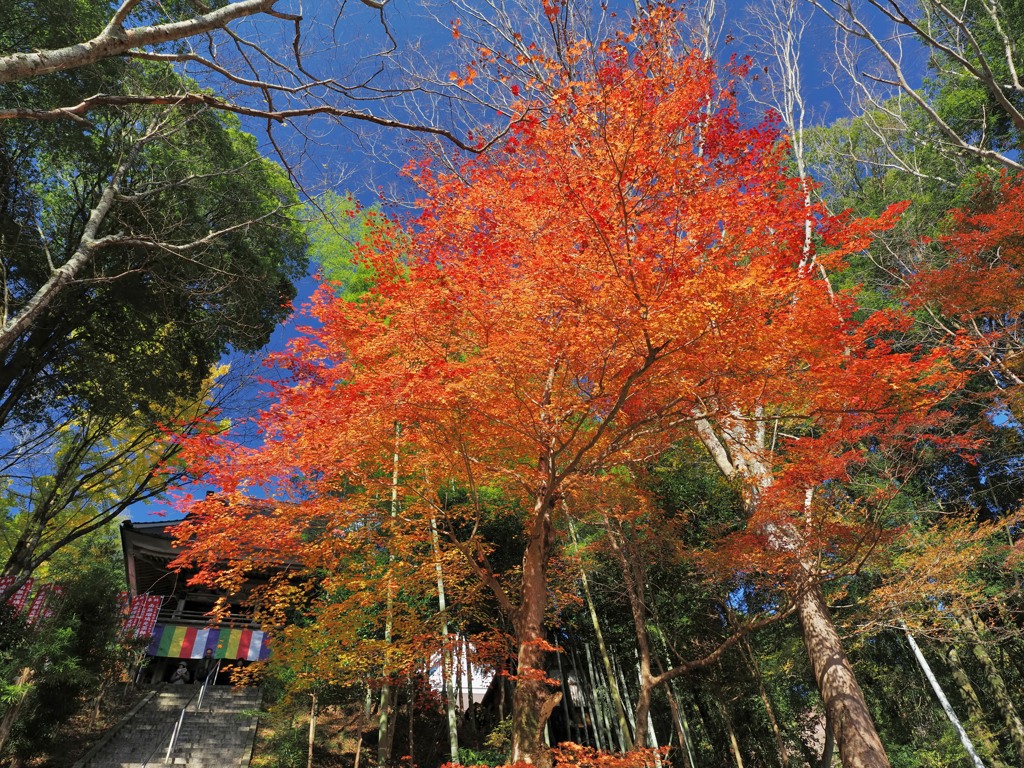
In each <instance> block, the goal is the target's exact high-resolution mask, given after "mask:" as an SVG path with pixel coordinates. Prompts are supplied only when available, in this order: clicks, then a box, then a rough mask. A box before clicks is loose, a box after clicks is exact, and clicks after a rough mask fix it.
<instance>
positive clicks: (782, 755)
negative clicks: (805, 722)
mask: <svg viewBox="0 0 1024 768" xmlns="http://www.w3.org/2000/svg"><path fill="white" fill-rule="evenodd" d="M743 650H745V651H746V657H747V662H748V664H749V665H750V671H751V673H753V675H754V680H755V682H756V683H757V691H758V693H759V695H760V696H761V703H762V704H764V711H765V713H767V715H768V722H769V723H771V726H772V733H773V734H774V735H775V748H776V750H777V751H778V753H779V765H781V766H782V767H783V768H785V766H787V765H789V750H788V749H787V748H786V741H785V739H784V738H783V737H782V728H780V727H779V721H778V719H777V718H776V717H775V709H774V708H773V707H772V702H771V699H769V698H768V692H767V691H766V690H765V688H764V677H763V676H762V675H761V665H760V664H758V663H757V657H756V656H754V649H753V648H751V647H750V643H749V642H747V640H746V638H744V639H743Z"/></svg>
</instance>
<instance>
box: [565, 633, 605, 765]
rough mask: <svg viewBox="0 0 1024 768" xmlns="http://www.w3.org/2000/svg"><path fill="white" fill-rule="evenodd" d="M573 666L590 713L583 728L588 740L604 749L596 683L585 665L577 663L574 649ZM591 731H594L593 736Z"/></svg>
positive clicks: (584, 721)
mask: <svg viewBox="0 0 1024 768" xmlns="http://www.w3.org/2000/svg"><path fill="white" fill-rule="evenodd" d="M572 666H573V669H575V670H576V679H577V680H579V681H580V693H581V694H582V696H583V705H584V706H585V707H586V709H587V711H588V712H589V713H590V722H589V723H588V722H587V718H586V716H584V717H583V730H584V732H586V734H587V742H588V743H589V744H590V745H591V746H594V747H597V748H598V749H602V748H603V747H602V745H601V715H600V713H599V712H598V707H597V692H596V690H595V689H594V683H593V681H592V680H591V678H590V675H589V674H588V673H587V671H586V668H585V667H582V668H581V667H580V665H579V664H578V663H577V658H576V652H575V651H572ZM590 731H593V736H591V734H590Z"/></svg>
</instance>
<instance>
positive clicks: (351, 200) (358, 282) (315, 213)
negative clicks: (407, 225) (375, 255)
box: [305, 192, 407, 301]
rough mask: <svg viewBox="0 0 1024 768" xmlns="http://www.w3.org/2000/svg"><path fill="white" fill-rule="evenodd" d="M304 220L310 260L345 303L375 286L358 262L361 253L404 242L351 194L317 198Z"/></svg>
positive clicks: (399, 232)
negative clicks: (334, 286)
mask: <svg viewBox="0 0 1024 768" xmlns="http://www.w3.org/2000/svg"><path fill="white" fill-rule="evenodd" d="M305 218H306V236H307V237H308V238H309V251H310V256H312V258H313V260H314V261H315V262H316V263H317V264H319V265H320V270H321V272H322V274H323V277H324V279H325V280H327V281H328V282H330V283H334V284H335V285H336V289H337V291H338V295H339V296H341V297H342V298H343V299H345V300H346V301H355V300H356V299H358V298H359V297H360V296H362V295H363V294H365V293H366V292H368V291H370V290H372V289H373V286H374V280H375V276H374V272H373V269H372V268H371V267H369V266H368V265H367V264H366V263H365V262H363V261H362V260H361V259H360V252H361V251H362V250H364V249H367V248H374V249H379V248H384V247H388V248H390V247H394V245H395V244H397V243H402V242H405V241H406V240H407V236H406V235H405V233H404V232H403V231H402V230H401V229H399V228H398V227H396V226H394V225H393V224H392V223H391V222H389V221H388V219H387V217H386V216H385V215H384V214H383V213H382V212H381V210H380V206H377V205H374V206H371V207H369V208H366V207H363V206H362V205H360V203H359V201H358V200H356V199H355V197H354V196H353V195H351V194H346V195H339V194H337V193H334V192H328V193H327V194H325V195H322V196H320V197H319V198H317V199H316V200H315V201H314V202H313V203H310V204H309V205H307V206H306V217H305Z"/></svg>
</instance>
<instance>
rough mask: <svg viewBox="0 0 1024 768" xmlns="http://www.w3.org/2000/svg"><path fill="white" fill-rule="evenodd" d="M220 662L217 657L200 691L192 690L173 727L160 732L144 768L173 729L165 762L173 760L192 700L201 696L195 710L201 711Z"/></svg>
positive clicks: (143, 765)
mask: <svg viewBox="0 0 1024 768" xmlns="http://www.w3.org/2000/svg"><path fill="white" fill-rule="evenodd" d="M220 662H221V660H220V659H217V663H216V664H214V665H213V669H211V670H210V671H209V672H208V673H207V675H206V678H205V679H204V680H203V685H202V686H201V687H200V689H199V690H198V691H196V690H193V691H192V695H191V696H189V697H188V701H186V702H185V706H183V707H182V708H181V712H180V713H179V714H178V719H177V720H176V721H175V722H174V726H173V728H171V729H167V728H165V729H164V731H163V733H161V734H160V737H159V738H158V739H156V743H155V744H154V746H153V749H152V751H151V752H150V753H149V755H148V756H147V757H146V759H145V760H143V761H142V768H147V766H148V765H149V762H150V760H152V759H153V756H154V755H155V754H156V752H157V750H158V749H159V748H160V745H161V744H162V743H163V740H164V737H165V736H166V735H167V732H168V730H170V731H171V740H170V741H169V742H168V744H167V752H165V753H164V763H169V762H170V761H171V753H172V752H173V751H174V747H175V746H177V743H178V736H179V735H180V734H181V726H182V725H183V724H184V722H185V712H186V711H188V708H189V706H190V705H191V704H192V702H193V701H195V700H196V696H198V697H199V700H198V701H196V710H195V711H196V712H197V713H198V712H199V711H200V709H201V708H202V706H203V697H204V696H206V689H207V687H208V686H209V685H210V680H211V679H212V680H216V679H217V674H218V673H219V672H220Z"/></svg>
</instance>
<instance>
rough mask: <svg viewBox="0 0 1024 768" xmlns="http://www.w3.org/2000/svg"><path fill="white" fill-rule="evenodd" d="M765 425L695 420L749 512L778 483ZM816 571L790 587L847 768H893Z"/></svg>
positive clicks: (783, 536) (805, 572)
mask: <svg viewBox="0 0 1024 768" xmlns="http://www.w3.org/2000/svg"><path fill="white" fill-rule="evenodd" d="M755 415H758V414H755ZM760 415H763V414H760ZM765 424H766V421H765V420H764V419H763V418H758V419H756V420H755V421H754V422H753V427H751V426H750V424H749V423H748V422H747V421H746V420H744V419H742V418H736V419H733V420H732V421H727V427H728V429H723V430H721V434H719V433H718V432H716V431H715V428H714V426H713V425H712V424H711V423H710V422H709V421H707V420H702V419H698V420H697V421H696V422H695V424H694V426H695V428H696V430H697V435H698V437H699V438H700V440H701V442H702V443H703V444H704V446H705V448H707V450H708V453H709V454H710V455H711V458H712V459H713V460H714V462H715V464H716V465H717V466H718V468H719V469H720V470H721V472H722V474H724V475H725V476H726V477H728V478H733V479H739V480H742V481H743V493H744V501H745V504H746V506H747V511H748V514H752V513H753V512H754V511H755V510H756V508H757V505H758V502H759V500H760V498H761V496H762V494H763V493H764V491H765V490H766V489H767V488H769V487H771V485H772V483H773V482H774V476H773V474H772V470H771V468H770V467H769V466H768V465H767V464H765V462H764V458H765V456H767V455H768V452H767V451H766V450H765V448H766V443H765V439H766V433H765ZM726 446H728V447H726ZM811 495H812V494H811V489H807V496H806V500H807V506H808V508H809V506H810V504H809V502H810V500H811ZM771 533H772V534H773V538H777V539H778V541H777V543H775V544H773V545H772V546H774V547H778V548H780V549H786V550H792V551H799V550H800V549H801V548H802V547H803V546H804V544H805V542H804V541H803V539H802V535H801V534H800V533H799V531H798V530H796V529H793V530H783V529H777V530H775V531H771ZM814 575H815V573H814V567H813V566H808V565H804V566H803V567H801V568H800V569H799V571H798V572H797V573H796V574H795V576H796V577H797V583H796V584H794V585H792V586H793V587H795V588H802V591H801V592H800V593H799V594H798V595H797V596H796V605H797V613H798V615H799V617H800V626H801V629H802V631H803V640H804V646H805V647H806V648H807V655H808V658H809V659H810V662H811V668H812V669H813V670H814V677H815V680H816V681H817V683H818V690H819V691H820V693H821V698H822V701H823V702H824V704H825V711H826V713H827V714H828V715H829V716H830V717H831V719H832V723H833V728H834V729H835V738H836V742H837V744H838V745H839V755H840V757H841V758H842V761H843V768H890V764H889V758H888V757H887V756H886V754H885V748H884V747H883V746H882V740H881V739H880V738H879V737H878V731H877V730H876V729H875V723H874V721H873V720H872V718H871V712H870V710H869V709H868V705H867V702H866V701H865V700H864V692H863V691H862V690H861V688H860V685H859V684H858V683H857V678H856V677H855V676H854V674H853V667H852V666H851V665H850V662H849V659H847V658H846V652H845V651H844V650H843V644H842V642H841V640H840V638H839V633H838V632H837V631H836V628H835V624H833V622H832V618H831V617H830V616H829V613H828V607H827V606H826V604H825V598H824V596H823V595H822V593H821V588H820V587H819V586H818V585H817V584H816V583H815V582H814V580H813V578H814ZM807 581H810V582H811V584H810V585H809V586H806V585H805V584H804V583H803V582H807Z"/></svg>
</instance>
